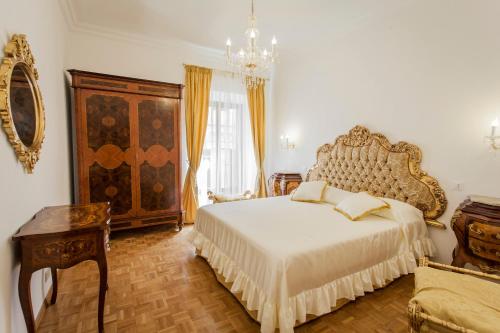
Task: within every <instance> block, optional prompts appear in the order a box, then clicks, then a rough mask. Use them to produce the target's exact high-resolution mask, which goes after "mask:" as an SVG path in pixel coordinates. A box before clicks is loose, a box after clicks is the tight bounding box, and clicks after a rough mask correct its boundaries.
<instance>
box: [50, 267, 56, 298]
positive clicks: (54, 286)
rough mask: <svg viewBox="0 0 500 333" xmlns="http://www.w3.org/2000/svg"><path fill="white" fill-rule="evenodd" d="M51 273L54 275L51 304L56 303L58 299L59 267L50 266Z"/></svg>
mask: <svg viewBox="0 0 500 333" xmlns="http://www.w3.org/2000/svg"><path fill="white" fill-rule="evenodd" d="M50 275H52V296H51V297H50V304H56V300H57V268H55V267H51V268H50Z"/></svg>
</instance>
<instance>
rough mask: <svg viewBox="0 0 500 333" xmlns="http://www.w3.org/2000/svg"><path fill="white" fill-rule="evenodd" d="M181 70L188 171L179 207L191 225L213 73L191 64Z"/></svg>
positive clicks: (194, 211) (196, 202)
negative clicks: (182, 73) (183, 79)
mask: <svg viewBox="0 0 500 333" xmlns="http://www.w3.org/2000/svg"><path fill="white" fill-rule="evenodd" d="M184 68H185V71H186V78H185V84H186V97H185V106H186V108H185V109H186V144H187V158H188V160H189V168H188V170H187V174H186V179H185V180H184V189H183V192H182V206H183V207H184V210H185V211H186V215H185V222H188V223H193V222H194V221H195V219H196V211H197V210H198V194H197V186H196V173H197V171H198V167H199V166H200V162H201V155H202V152H203V142H204V141H205V133H206V131H207V121H208V104H209V96H210V83H211V81H212V70H211V69H209V68H203V67H197V66H192V65H185V66H184Z"/></svg>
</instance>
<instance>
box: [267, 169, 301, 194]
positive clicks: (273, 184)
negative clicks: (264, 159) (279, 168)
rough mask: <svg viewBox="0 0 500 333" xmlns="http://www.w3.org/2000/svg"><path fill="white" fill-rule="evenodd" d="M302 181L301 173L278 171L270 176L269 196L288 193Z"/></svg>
mask: <svg viewBox="0 0 500 333" xmlns="http://www.w3.org/2000/svg"><path fill="white" fill-rule="evenodd" d="M300 183H302V175H301V174H300V173H286V172H276V173H274V174H273V175H272V176H271V177H269V191H270V194H269V196H272V197H275V196H280V195H288V194H290V193H291V192H292V191H293V190H294V189H296V188H297V187H298V186H299V184H300Z"/></svg>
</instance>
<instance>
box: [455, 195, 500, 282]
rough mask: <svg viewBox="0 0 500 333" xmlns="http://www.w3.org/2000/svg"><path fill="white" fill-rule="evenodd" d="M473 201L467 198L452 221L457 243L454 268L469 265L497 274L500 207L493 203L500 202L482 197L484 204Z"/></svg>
mask: <svg viewBox="0 0 500 333" xmlns="http://www.w3.org/2000/svg"><path fill="white" fill-rule="evenodd" d="M472 199H473V200H474V198H472ZM483 199H485V200H483ZM473 200H471V199H467V200H465V201H464V202H463V203H462V204H460V206H459V207H458V208H457V210H456V211H455V214H454V215H453V218H452V220H451V227H452V229H453V231H454V232H455V235H456V237H457V241H458V244H457V246H456V248H455V250H454V251H453V263H452V265H453V266H458V267H464V266H465V264H466V263H469V264H472V265H475V266H477V267H479V268H480V269H481V270H482V271H484V272H489V273H498V272H500V206H498V205H496V203H495V204H493V203H494V202H493V200H497V201H498V199H494V198H484V197H483V198H482V199H481V202H475V201H473ZM489 201H491V202H489ZM488 203H489V204H488Z"/></svg>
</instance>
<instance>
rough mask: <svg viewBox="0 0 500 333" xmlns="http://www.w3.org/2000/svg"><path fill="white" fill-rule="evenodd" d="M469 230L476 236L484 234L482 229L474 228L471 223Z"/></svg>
mask: <svg viewBox="0 0 500 333" xmlns="http://www.w3.org/2000/svg"><path fill="white" fill-rule="evenodd" d="M469 232H472V233H473V234H476V235H478V236H484V231H482V230H480V229H477V228H474V225H473V224H470V225H469ZM497 237H498V235H497Z"/></svg>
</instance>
